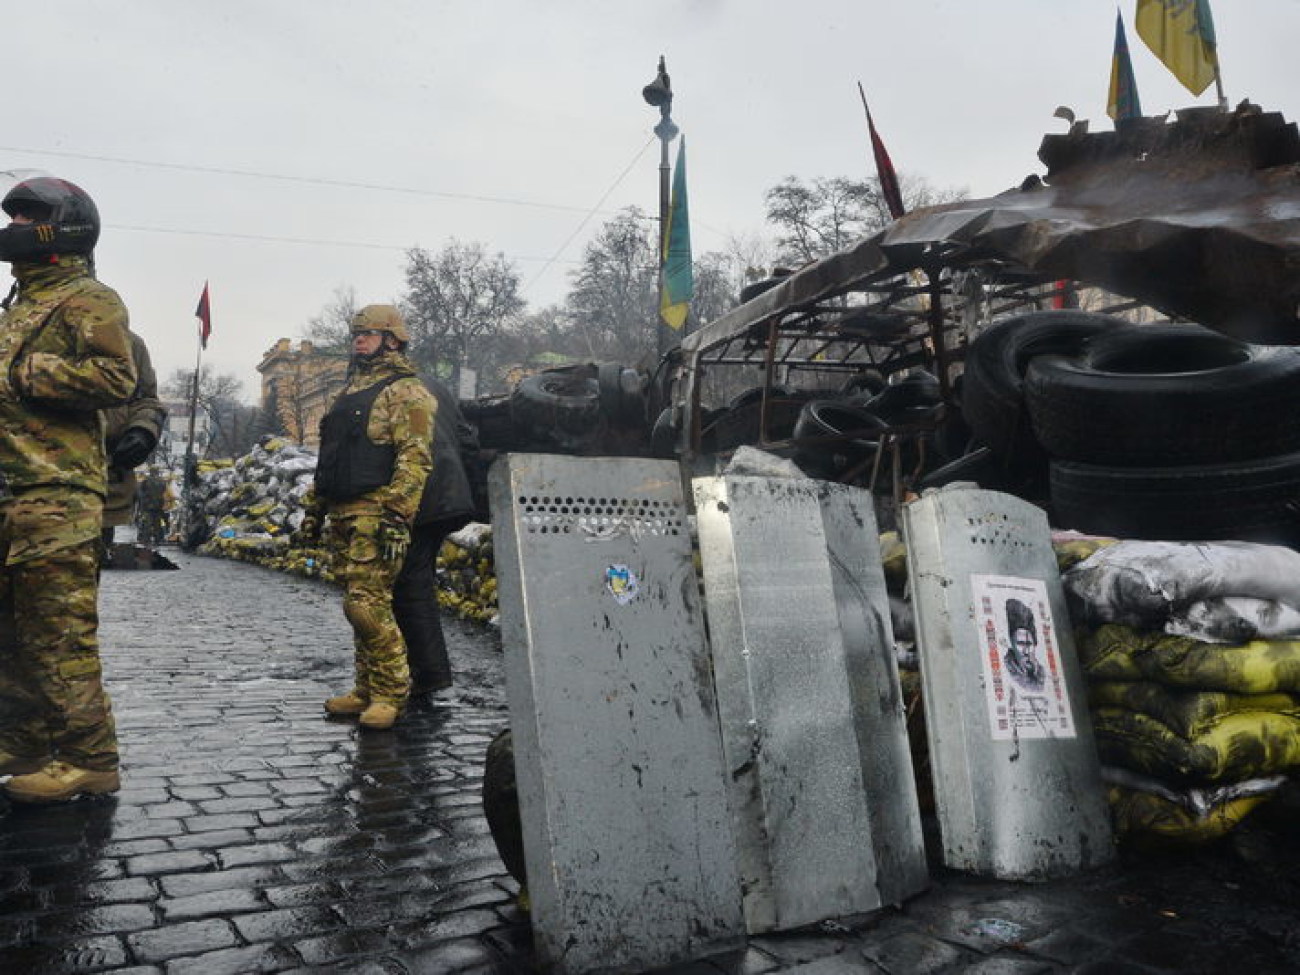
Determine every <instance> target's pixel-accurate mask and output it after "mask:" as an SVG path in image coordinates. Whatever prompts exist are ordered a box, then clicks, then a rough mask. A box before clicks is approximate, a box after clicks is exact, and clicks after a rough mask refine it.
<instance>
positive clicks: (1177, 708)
mask: <svg viewBox="0 0 1300 975" xmlns="http://www.w3.org/2000/svg"><path fill="white" fill-rule="evenodd" d="M1088 704H1089V706H1091V707H1094V708H1096V707H1113V708H1124V709H1126V710H1129V711H1137V712H1139V713H1141V714H1145V715H1147V716H1148V717H1152V718H1155V719H1156V720H1157V721H1159V722H1160V723H1161V724H1164V725H1168V726H1169V728H1170V729H1171V730H1172V731H1173V732H1174V733H1175V734H1177V735H1179V736H1180V737H1182V738H1189V739H1190V738H1195V737H1196V736H1197V735H1201V734H1205V733H1206V732H1208V731H1210V730H1211V729H1213V728H1214V726H1215V725H1216V724H1217V723H1218V722H1219V721H1220V720H1221V719H1222V718H1223V717H1224V715H1228V714H1236V713H1240V712H1243V711H1271V712H1275V713H1279V714H1289V715H1292V716H1293V717H1300V694H1287V693H1285V692H1282V691H1275V692H1273V693H1271V694H1232V693H1227V692H1225V691H1200V690H1185V689H1182V688H1176V687H1167V686H1166V685H1164V684H1157V683H1156V682H1154V681H1090V682H1089V683H1088Z"/></svg>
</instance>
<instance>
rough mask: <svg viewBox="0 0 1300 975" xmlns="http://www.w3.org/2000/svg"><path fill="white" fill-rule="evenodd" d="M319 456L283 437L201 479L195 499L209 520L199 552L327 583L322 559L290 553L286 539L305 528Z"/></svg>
mask: <svg viewBox="0 0 1300 975" xmlns="http://www.w3.org/2000/svg"><path fill="white" fill-rule="evenodd" d="M315 470H316V455H315V453H313V452H312V451H311V450H310V449H308V448H307V447H304V446H301V445H300V444H295V443H293V442H291V441H289V440H286V439H284V438H281V437H263V438H262V439H261V440H260V441H258V443H257V446H255V447H254V448H253V449H252V450H251V451H250V452H249V453H247V454H245V455H244V456H243V457H240V458H239V459H238V460H236V461H235V462H234V464H233V465H232V466H231V467H229V468H226V469H224V470H220V471H217V472H214V473H213V474H211V475H204V474H202V473H201V474H200V484H199V485H198V486H197V487H196V489H195V494H196V495H197V497H198V500H199V502H200V504H201V509H200V510H201V511H202V514H203V516H204V517H205V518H206V519H207V525H206V526H205V527H206V531H205V534H206V535H207V539H208V540H207V541H206V542H204V543H203V545H202V546H201V547H200V549H199V551H200V552H203V553H204V554H208V555H221V556H224V557H226V558H232V559H238V560H240V561H244V562H254V563H257V564H259V565H265V566H267V567H269V568H274V569H279V570H281V571H289V572H294V573H297V574H300V575H307V576H323V577H325V578H328V577H329V571H328V566H327V564H326V562H325V560H324V558H323V557H322V556H323V553H320V552H318V551H312V550H296V551H293V550H290V549H289V548H288V546H287V545H286V544H285V538H286V537H287V536H288V534H289V533H290V532H292V531H293V530H294V529H295V528H297V527H298V526H299V525H300V524H302V518H303V510H302V501H303V498H304V497H305V496H306V494H307V492H308V490H309V489H310V488H311V484H312V478H313V476H314V472H315Z"/></svg>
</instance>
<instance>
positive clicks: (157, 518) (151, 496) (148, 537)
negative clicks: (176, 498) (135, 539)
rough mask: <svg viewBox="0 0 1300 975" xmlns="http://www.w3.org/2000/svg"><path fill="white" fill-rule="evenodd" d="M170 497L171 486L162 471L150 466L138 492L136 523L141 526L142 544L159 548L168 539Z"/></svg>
mask: <svg viewBox="0 0 1300 975" xmlns="http://www.w3.org/2000/svg"><path fill="white" fill-rule="evenodd" d="M170 497H171V488H170V487H169V486H168V484H167V480H166V478H164V477H163V475H162V472H161V471H158V470H155V469H153V468H150V469H149V473H148V475H146V477H145V479H144V480H143V481H141V482H140V490H139V492H138V493H137V494H136V508H137V511H138V513H137V515H136V525H137V526H138V527H139V532H140V535H139V537H140V544H141V545H147V546H149V547H150V548H157V547H158V546H159V545H161V544H162V543H163V542H164V541H165V540H166V538H167V504H168V501H169V500H170Z"/></svg>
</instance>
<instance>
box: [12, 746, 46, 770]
mask: <svg viewBox="0 0 1300 975" xmlns="http://www.w3.org/2000/svg"><path fill="white" fill-rule="evenodd" d="M49 763H50V758H49V756H48V755H46V756H43V757H38V756H36V755H11V754H10V753H9V752H7V751H5V750H4V749H3V748H0V776H5V775H31V773H33V772H39V771H40V770H41V769H43V768H45V766H46V765H48V764H49Z"/></svg>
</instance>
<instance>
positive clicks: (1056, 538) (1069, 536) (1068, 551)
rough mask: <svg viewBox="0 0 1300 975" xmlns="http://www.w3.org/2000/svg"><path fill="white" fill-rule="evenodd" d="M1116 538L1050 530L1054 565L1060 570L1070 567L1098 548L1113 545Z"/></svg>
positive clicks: (1088, 556)
mask: <svg viewBox="0 0 1300 975" xmlns="http://www.w3.org/2000/svg"><path fill="white" fill-rule="evenodd" d="M1117 541H1118V540H1117V539H1114V538H1106V537H1104V536H1102V535H1084V534H1082V533H1081V532H1072V531H1054V532H1052V551H1053V552H1054V553H1056V567H1057V568H1058V569H1060V570H1061V571H1062V572H1065V571H1066V570H1067V569H1072V568H1074V567H1075V566H1076V565H1078V564H1079V563H1080V562H1082V561H1083V560H1084V559H1087V558H1090V557H1091V556H1092V555H1093V554H1094V553H1095V552H1096V551H1097V550H1098V549H1102V548H1106V547H1107V546H1110V545H1114V544H1115V543H1116V542H1117Z"/></svg>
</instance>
